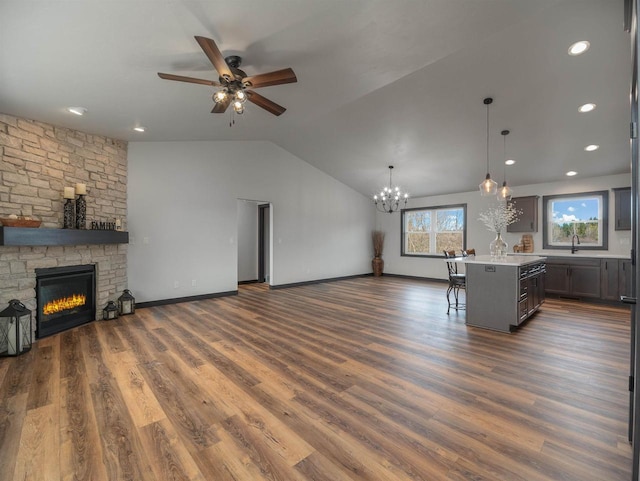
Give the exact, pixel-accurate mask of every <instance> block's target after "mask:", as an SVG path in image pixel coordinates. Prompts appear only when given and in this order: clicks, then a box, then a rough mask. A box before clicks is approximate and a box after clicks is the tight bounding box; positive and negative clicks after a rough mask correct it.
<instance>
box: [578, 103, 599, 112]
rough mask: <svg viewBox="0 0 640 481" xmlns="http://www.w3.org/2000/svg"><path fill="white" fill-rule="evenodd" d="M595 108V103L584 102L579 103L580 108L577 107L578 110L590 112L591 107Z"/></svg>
mask: <svg viewBox="0 0 640 481" xmlns="http://www.w3.org/2000/svg"><path fill="white" fill-rule="evenodd" d="M595 108H596V104H584V105H581V106H580V108H579V109H578V111H579V112H583V113H584V112H591V111H592V110H593V109H595Z"/></svg>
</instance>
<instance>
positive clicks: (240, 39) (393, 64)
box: [0, 0, 631, 197]
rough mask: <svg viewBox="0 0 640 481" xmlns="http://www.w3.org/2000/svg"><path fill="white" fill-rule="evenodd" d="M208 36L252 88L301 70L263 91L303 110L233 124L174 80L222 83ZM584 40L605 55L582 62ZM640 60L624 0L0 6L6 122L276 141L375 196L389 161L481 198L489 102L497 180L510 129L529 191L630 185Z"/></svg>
mask: <svg viewBox="0 0 640 481" xmlns="http://www.w3.org/2000/svg"><path fill="white" fill-rule="evenodd" d="M194 35H202V36H205V37H209V38H212V39H214V41H215V42H216V44H217V45H218V47H219V48H220V50H221V51H222V53H223V54H224V55H229V54H235V55H240V56H241V57H242V58H243V63H242V67H241V68H242V69H243V70H245V71H246V72H247V74H248V75H253V74H258V73H265V72H269V71H272V70H279V69H281V68H286V67H291V68H293V69H294V71H295V72H296V74H297V77H298V83H296V84H287V85H279V86H273V87H266V88H263V89H260V90H259V93H261V94H262V95H264V96H265V97H267V98H269V99H271V100H273V101H275V102H277V103H279V104H281V105H283V106H285V107H287V109H288V110H287V111H286V112H285V113H284V114H283V115H282V116H280V117H275V116H272V115H271V114H269V113H267V112H265V111H263V110H262V109H260V108H258V107H257V106H255V105H253V104H249V105H248V107H247V108H246V112H245V114H244V115H243V116H241V117H236V125H235V126H233V127H232V128H230V127H229V118H230V117H229V115H228V114H222V115H221V114H211V113H210V111H211V108H212V105H213V104H212V100H211V94H212V93H213V90H212V88H210V87H206V86H203V85H196V84H188V83H182V82H172V81H167V80H162V79H160V78H158V76H157V72H165V73H173V74H178V75H186V76H191V77H198V78H205V79H210V80H216V79H217V74H216V72H215V71H214V69H213V66H212V65H211V64H210V63H209V61H208V60H207V58H206V57H205V55H204V53H203V52H202V50H201V49H200V47H199V46H198V44H197V43H196V41H195V40H194V38H193V37H194ZM577 40H588V41H589V42H590V43H591V48H590V50H588V51H587V53H585V54H584V55H582V56H579V57H570V56H569V55H567V49H568V47H569V45H570V44H572V43H573V42H575V41H577ZM630 58H631V54H630V39H629V35H628V34H627V33H625V32H624V31H623V0H535V1H532V0H378V1H376V0H269V1H263V0H234V1H225V2H220V1H202V0H146V1H145V0H47V1H44V0H38V1H34V0H0V112H3V113H7V114H12V115H17V116H20V117H25V118H31V119H36V120H41V121H44V122H49V123H52V124H55V125H62V126H67V127H70V128H74V129H78V130H82V131H86V132H91V133H97V134H101V135H106V136H109V137H115V138H118V139H123V140H129V141H137V140H145V141H160V140H254V139H255V140H271V141H273V142H275V143H277V144H278V145H280V146H281V147H282V148H284V149H286V150H288V151H290V152H292V153H293V154H295V155H297V156H299V157H300V158H301V159H303V160H305V161H307V162H309V163H310V164H312V165H314V166H316V167H317V168H318V169H320V170H322V171H324V172H326V173H328V174H329V175H331V176H333V177H335V178H336V179H338V180H340V181H342V182H344V183H345V184H347V185H349V186H351V187H353V188H354V189H356V190H358V191H360V192H361V193H363V194H365V195H372V194H373V193H374V191H375V190H376V189H378V188H379V187H382V186H383V185H384V184H385V183H386V182H388V170H387V166H388V165H389V164H394V165H395V166H396V168H395V170H394V181H397V182H394V183H398V184H400V185H401V186H402V187H403V188H406V189H407V190H408V191H409V192H410V193H411V194H412V196H414V197H415V196H424V195H432V194H441V193H449V192H461V191H468V190H473V189H476V188H477V185H478V184H479V183H480V181H481V180H482V179H483V178H484V175H485V173H486V147H485V135H486V132H485V129H486V124H485V118H486V110H485V106H484V104H483V99H484V98H485V97H487V96H491V97H493V98H494V103H493V105H492V106H491V110H490V120H491V132H490V137H491V141H490V152H491V156H490V157H491V163H490V171H491V173H492V177H493V178H494V179H495V180H498V181H499V182H501V181H502V178H503V161H504V153H503V138H502V136H501V135H500V131H501V130H503V129H510V130H511V134H510V135H509V136H508V137H507V154H508V156H510V157H513V158H514V159H516V161H517V163H516V164H515V165H514V166H512V167H508V168H507V178H508V180H509V183H510V184H511V185H512V186H517V185H523V184H532V183H537V182H548V181H557V180H563V179H566V177H565V175H564V174H565V172H566V171H568V170H575V171H577V172H578V178H580V177H582V178H584V177H593V176H599V175H606V174H617V173H625V172H629V165H630V161H629V81H630V76H631V73H630V72H631V61H630ZM586 102H594V103H596V104H597V108H596V110H595V111H594V112H591V113H588V114H580V113H578V107H579V106H580V105H581V104H583V103H586ZM68 106H82V107H85V108H87V109H88V112H87V114H86V115H85V116H84V117H77V116H73V115H71V114H69V113H67V112H66V111H65V108H66V107H68ZM230 110H231V109H230ZM138 124H139V125H144V126H145V127H146V128H147V131H146V132H145V133H143V134H140V133H136V132H134V131H133V130H132V128H133V127H134V126H136V125H138ZM590 143H595V144H599V145H600V146H601V147H600V149H599V150H598V151H596V152H585V151H584V150H583V148H584V146H586V145H587V144H590ZM515 193H516V195H517V189H516V192H515Z"/></svg>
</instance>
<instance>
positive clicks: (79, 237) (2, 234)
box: [0, 226, 129, 246]
mask: <svg viewBox="0 0 640 481" xmlns="http://www.w3.org/2000/svg"><path fill="white" fill-rule="evenodd" d="M128 243H129V233H128V232H121V231H115V230H78V229H43V228H28V227H4V226H0V245H2V246H70V245H88V244H128Z"/></svg>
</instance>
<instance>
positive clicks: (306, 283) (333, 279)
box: [269, 273, 373, 289]
mask: <svg viewBox="0 0 640 481" xmlns="http://www.w3.org/2000/svg"><path fill="white" fill-rule="evenodd" d="M372 275H373V273H368V274H355V275H353V276H343V277H328V278H326V279H314V280H313V281H302V282H292V283H290V284H278V285H275V286H274V285H270V286H269V289H288V288H289V287H300V286H309V285H311V284H324V283H325V282H336V281H346V280H347V279H357V278H359V277H370V276H372Z"/></svg>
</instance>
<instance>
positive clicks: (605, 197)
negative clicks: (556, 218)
mask: <svg viewBox="0 0 640 481" xmlns="http://www.w3.org/2000/svg"><path fill="white" fill-rule="evenodd" d="M596 196H600V197H601V199H602V206H601V207H602V220H601V221H600V225H601V227H602V245H601V246H594V245H585V244H580V245H579V247H578V249H579V250H594V251H604V250H609V191H608V190H596V191H591V192H575V193H572V194H557V195H545V196H542V248H543V249H557V250H571V245H570V244H568V245H554V244H551V243H550V242H549V235H550V232H549V202H550V201H554V200H558V199H565V200H566V199H570V198H572V197H573V198H581V197H596Z"/></svg>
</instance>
